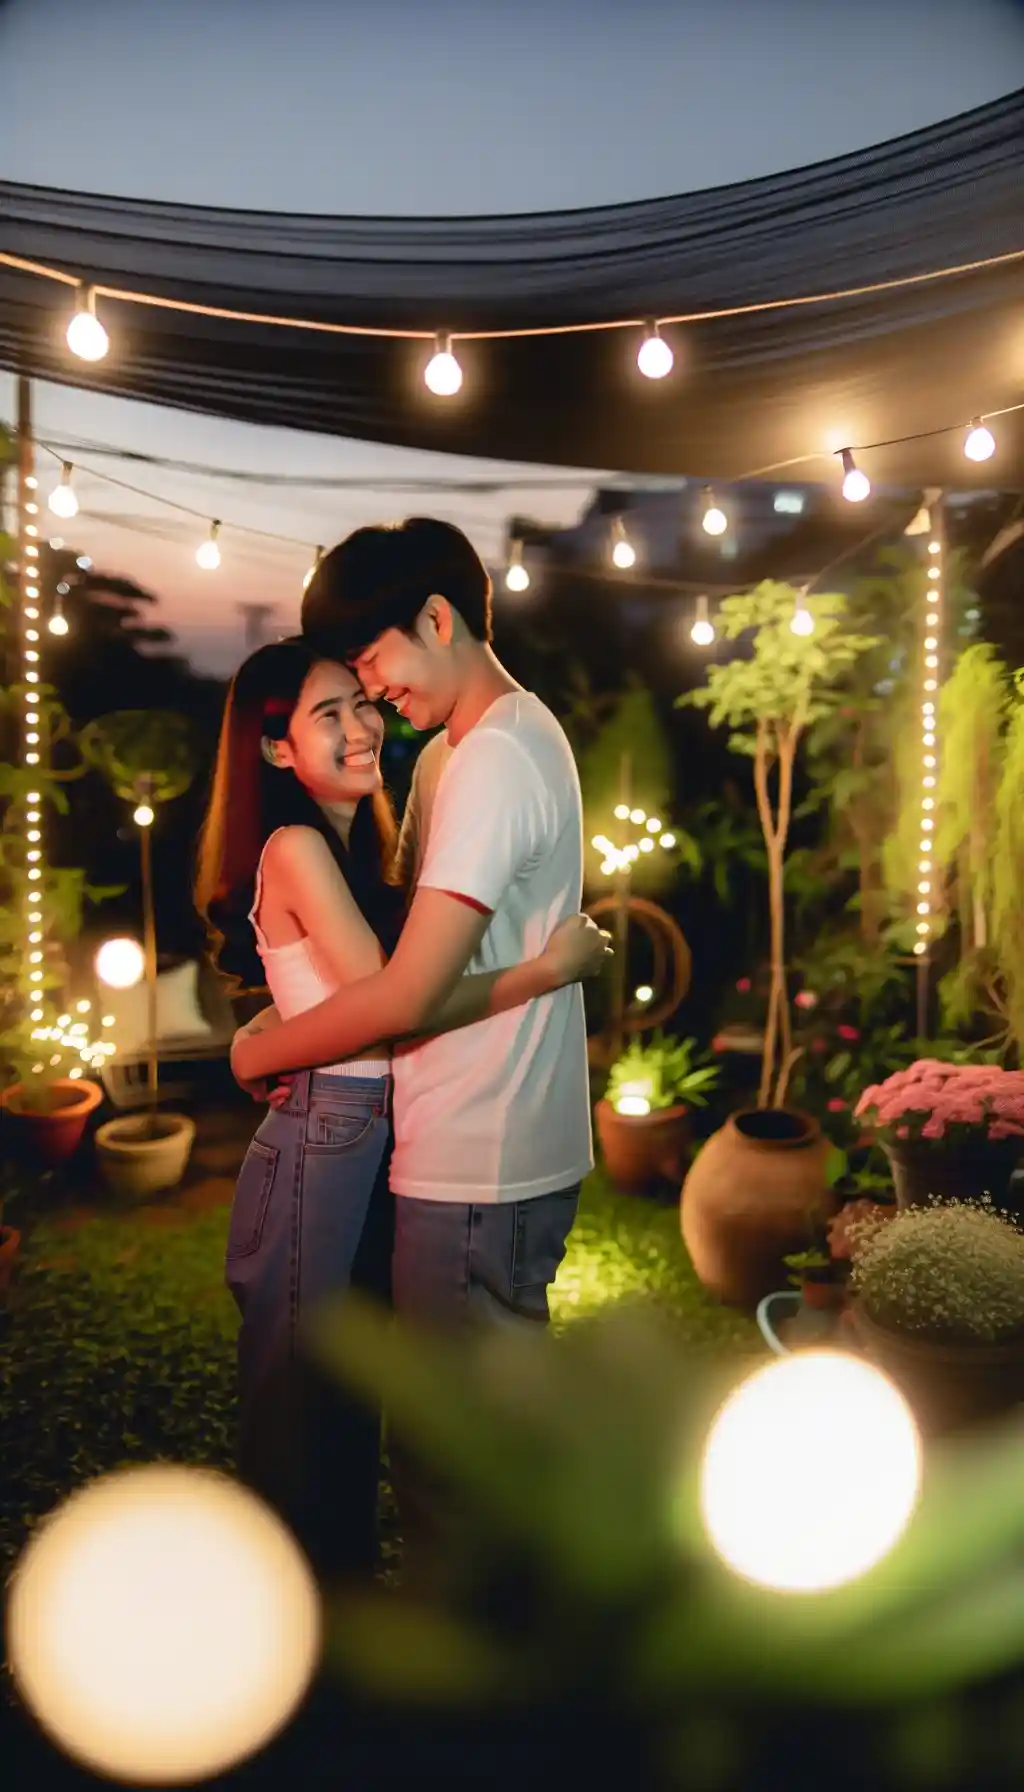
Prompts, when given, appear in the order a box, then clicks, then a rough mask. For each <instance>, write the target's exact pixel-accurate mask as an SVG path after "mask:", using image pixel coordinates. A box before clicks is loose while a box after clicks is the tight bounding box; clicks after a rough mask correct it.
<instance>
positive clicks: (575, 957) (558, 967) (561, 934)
mask: <svg viewBox="0 0 1024 1792" xmlns="http://www.w3.org/2000/svg"><path fill="white" fill-rule="evenodd" d="M613 956H614V954H613V952H612V947H611V935H610V934H608V933H605V932H604V930H603V928H600V927H598V925H597V922H596V921H592V920H591V919H590V916H589V915H570V916H569V919H568V920H567V921H560V922H559V924H558V926H557V927H556V928H555V931H554V933H553V934H552V935H551V938H550V939H549V940H548V943H547V945H546V946H545V947H544V950H543V952H542V953H541V954H540V962H541V963H542V964H543V965H544V966H545V967H546V968H547V970H548V971H549V972H550V975H551V988H552V989H561V988H563V987H564V985H565V984H567V983H582V982H583V981H584V979H585V978H587V977H599V976H600V974H601V972H602V971H603V970H605V969H606V967H607V965H608V964H609V963H610V961H611V959H612V958H613Z"/></svg>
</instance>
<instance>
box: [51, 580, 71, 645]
mask: <svg viewBox="0 0 1024 1792" xmlns="http://www.w3.org/2000/svg"><path fill="white" fill-rule="evenodd" d="M46 626H47V628H48V629H49V631H50V633H51V635H66V634H67V633H68V619H67V617H66V616H65V614H64V602H63V599H62V598H61V595H60V590H59V588H58V592H57V596H56V597H55V598H54V600H53V611H52V614H51V616H50V620H49V622H48V623H47V625H46Z"/></svg>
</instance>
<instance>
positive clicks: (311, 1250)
mask: <svg viewBox="0 0 1024 1792" xmlns="http://www.w3.org/2000/svg"><path fill="white" fill-rule="evenodd" d="M383 736H384V724H383V721H382V719H381V717H380V715H379V713H378V711H377V709H376V706H375V705H374V704H373V703H372V702H371V701H370V700H369V699H368V698H367V697H366V695H365V694H364V692H363V690H362V688H361V686H360V684H359V682H358V680H357V679H356V677H355V676H354V674H353V673H352V672H350V671H349V670H348V669H347V668H346V667H345V666H342V665H337V664H334V663H333V662H331V661H327V660H323V659H319V658H317V656H316V654H315V653H314V652H313V650H312V649H311V647H310V646H309V644H308V643H307V642H305V641H303V640H301V639H295V640H290V641H283V642H278V643H276V644H275V645H271V646H266V647H262V648H260V649H259V651H258V652H257V653H255V654H253V655H252V656H251V658H250V659H248V660H247V661H246V662H245V664H244V665H243V666H242V668H241V669H240V671H239V672H238V674H237V675H236V677H235V679H234V682H233V684H232V686H231V690H230V692H229V694H228V700H227V707H226V710H225V715H224V722H223V727H222V731H221V738H220V744H219V747H218V753H217V763H216V768H215V772H214V779H213V790H212V795H211V799H210V806H209V811H208V814H207V818H206V823H205V826H204V830H203V836H202V841H201V846H200V856H199V871H198V877H197V885H196V900H197V905H198V907H199V909H200V911H201V912H202V914H203V915H204V916H205V917H206V919H207V921H208V924H209V926H210V928H211V931H212V933H213V934H214V937H215V942H216V954H217V958H218V962H219V964H220V967H221V969H222V970H223V971H224V972H225V973H226V974H228V975H230V976H232V977H233V978H234V979H235V980H236V982H237V983H238V984H239V985H240V986H241V987H246V988H261V987H263V986H264V985H265V986H266V987H267V988H269V990H270V994H271V997H272V998H273V1004H274V1006H273V1009H272V1010H268V1011H267V1012H268V1015H269V1016H271V1017H273V1015H274V1012H275V1010H276V1014H277V1015H279V1016H280V1017H281V1018H282V1019H290V1018H291V1017H292V1016H293V1015H295V1014H298V1013H301V1012H303V1011H304V1010H306V1009H307V1008H312V1007H315V1006H316V1005H317V1004H318V1003H320V1002H321V1001H323V1000H324V999H325V998H326V997H327V996H329V995H331V994H333V993H334V992H335V991H336V990H338V989H340V988H341V987H342V986H343V985H344V984H346V983H350V982H354V981H357V980H358V979H360V978H363V977H367V976H370V975H372V974H373V973H374V972H375V971H377V970H379V969H380V967H381V964H382V963H383V960H384V957H385V956H386V955H388V954H390V952H391V950H392V949H393V947H394V945H395V942H396V940H397V938H398V934H399V931H400V929H401V925H402V919H403V916H404V912H405V898H404V894H403V892H402V890H401V889H400V888H399V887H398V886H397V883H396V881H395V880H394V874H393V872H392V870H391V867H392V865H393V863H394V858H395V847H396V832H397V831H396V827H395V820H394V815H393V812H392V809H391V807H390V803H389V801H388V798H387V796H386V795H385V793H384V790H383V787H382V782H381V773H380V749H381V743H382V740H383ZM598 941H600V944H598ZM604 956H605V954H604V946H603V939H602V937H601V936H599V935H597V934H596V930H595V929H593V927H592V926H590V925H589V924H585V923H581V922H580V918H579V917H575V918H574V919H573V920H571V921H569V922H566V923H563V925H562V926H561V927H560V928H558V929H557V930H556V932H555V933H554V934H553V935H552V938H551V939H550V941H549V942H548V945H547V947H546V948H545V950H544V952H543V953H542V954H541V955H540V956H539V957H537V958H535V959H531V960H529V961H528V962H527V963H524V964H522V965H519V966H516V967H514V968H510V969H508V970H502V971H497V972H493V973H490V972H488V973H482V974H480V975H475V976H465V977H463V978H462V980H461V982H460V984H459V986H458V987H457V988H456V989H455V991H454V992H453V994H452V995H451V996H450V997H449V999H448V1000H447V1002H445V1004H444V1005H443V1007H442V1009H441V1010H440V1012H438V1013H437V1014H436V1015H433V1016H431V1024H430V1028H429V1031H430V1032H431V1033H437V1032H442V1031H447V1030H449V1029H451V1028H453V1027H459V1026H466V1025H469V1024H471V1023H472V1022H473V1021H477V1020H481V1019H483V1018H484V1017H485V1016H486V1015H488V1014H493V1013H496V1012H498V1011H499V1010H502V1009H507V1008H514V1007H518V1006H519V1005H520V1004H521V1003H523V1002H526V1001H529V1000H532V999H533V998H535V997H537V996H540V995H544V994H547V993H548V992H550V991H551V990H554V989H557V988H559V987H561V986H562V985H564V984H567V983H573V982H577V981H579V980H580V979H581V978H582V977H584V976H587V975H591V974H593V973H594V972H596V971H597V970H599V969H600V968H601V964H602V962H603V960H604ZM262 1018H263V1017H261V1020H262ZM390 1085H391V1078H390V1063H389V1055H388V1049H387V1048H386V1047H384V1046H381V1047H379V1048H375V1049H373V1050H372V1051H370V1052H369V1053H368V1054H367V1055H366V1056H365V1057H363V1058H361V1059H359V1060H358V1061H350V1062H347V1063H343V1064H332V1065H328V1066H325V1067H324V1068H323V1069H322V1070H320V1071H317V1072H315V1073H313V1074H309V1073H305V1074H303V1075H301V1076H298V1077H296V1078H294V1079H293V1080H292V1082H291V1086H290V1091H289V1094H288V1097H287V1100H286V1101H285V1102H284V1104H283V1105H281V1106H279V1107H276V1108H272V1109H271V1110H270V1112H268V1114H267V1115H266V1117H265V1119H264V1120H263V1122H262V1124H261V1125H260V1126H259V1128H258V1130H257V1132H256V1136H255V1138H254V1139H253V1142H252V1144H251V1145H250V1147H249V1151H248V1153H247V1155H246V1158H245V1162H244V1163H243V1165H242V1170H241V1174H240V1176H239V1179H238V1186H237V1189H236V1191H235V1198H234V1204H233V1207H232V1212H231V1223H230V1229H229V1237H228V1248H227V1280H228V1285H229V1287H230V1289H231V1292H232V1294H233V1295H234V1297H235V1300H236V1302H237V1305H238V1307H239V1310H240V1313H241V1318H242V1324H241V1330H240V1333H239V1342H238V1392H239V1407H240V1415H239V1441H238V1469H239V1473H240V1474H241V1475H242V1476H243V1478H245V1479H246V1480H248V1481H249V1482H250V1483H251V1484H252V1485H254V1486H255V1487H257V1488H258V1490H259V1491H260V1492H261V1493H262V1494H263V1495H264V1496H265V1497H266V1498H267V1499H269V1500H270V1501H271V1502H272V1503H273V1504H274V1505H275V1506H276V1507H277V1508H278V1509H279V1510H280V1511H281V1512H282V1515H283V1516H284V1517H285V1518H286V1519H287V1521H288V1522H289V1524H290V1525H291V1526H292V1528H293V1530H294V1531H295V1533H296V1535H297V1536H298V1537H299V1538H300V1540H301V1541H302V1542H303V1543H304V1545H305V1547H306V1549H307V1551H308V1553H309V1555H310V1557H311V1559H312V1561H313V1564H314V1566H315V1567H316V1568H317V1570H318V1572H320V1573H321V1574H322V1575H325V1576H334V1575H337V1574H342V1573H358V1572H366V1571H369V1570H372V1566H373V1560H374V1556H375V1535H376V1524H375V1517H376V1502H377V1475H378V1456H379V1444H380V1415H379V1414H370V1415H367V1413H366V1412H365V1410H364V1409H360V1410H358V1411H357V1410H356V1409H354V1408H349V1407H348V1406H347V1405H345V1404H343V1403H342V1400H341V1396H340V1395H339V1394H337V1393H336V1392H334V1391H333V1390H330V1389H329V1388H328V1387H327V1384H326V1382H325V1381H324V1380H323V1379H321V1377H320V1376H319V1375H318V1374H317V1372H316V1371H315V1370H314V1369H313V1368H312V1367H311V1366H310V1364H309V1363H308V1361H306V1359H305V1357H304V1355H303V1354H302V1353H300V1351H299V1350H298V1348H297V1339H298V1334H299V1331H300V1328H301V1326H302V1324H303V1322H304V1321H305V1320H306V1318H307V1317H308V1315H309V1313H310V1311H311V1310H312V1309H314V1308H315V1307H316V1306H317V1305H318V1304H319V1303H320V1302H322V1301H323V1300H324V1299H325V1298H327V1297H329V1296H331V1295H333V1294H337V1293H339V1292H340V1291H343V1290H345V1289H347V1288H359V1289H361V1290H363V1291H365V1292H368V1293H371V1294H374V1295H376V1296H377V1297H378V1298H387V1294H388V1288H389V1272H390V1251H391V1230H392V1206H391V1196H390V1194H389V1191H388V1159H389V1147H390V1137H391V1129H390V1113H389V1107H390Z"/></svg>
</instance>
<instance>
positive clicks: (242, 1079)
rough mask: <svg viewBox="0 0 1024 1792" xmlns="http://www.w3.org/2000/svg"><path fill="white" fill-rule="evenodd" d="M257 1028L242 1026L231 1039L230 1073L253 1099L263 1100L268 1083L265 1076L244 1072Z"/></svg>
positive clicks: (265, 1097)
mask: <svg viewBox="0 0 1024 1792" xmlns="http://www.w3.org/2000/svg"><path fill="white" fill-rule="evenodd" d="M258 1030H259V1029H256V1028H252V1023H251V1022H250V1025H249V1027H242V1028H240V1029H239V1031H238V1032H237V1033H236V1034H235V1037H234V1038H233V1040H232V1041H231V1074H232V1076H233V1077H234V1079H235V1082H236V1083H237V1084H238V1086H239V1088H240V1089H244V1090H245V1092H246V1094H247V1095H251V1096H252V1098H253V1101H258V1102H265V1101H266V1099H267V1089H268V1083H267V1079H266V1077H254V1076H249V1075H247V1074H246V1070H247V1064H248V1059H249V1053H250V1050H251V1046H252V1040H253V1033H254V1032H255V1031H258Z"/></svg>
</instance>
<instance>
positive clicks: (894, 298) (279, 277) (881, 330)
mask: <svg viewBox="0 0 1024 1792" xmlns="http://www.w3.org/2000/svg"><path fill="white" fill-rule="evenodd" d="M1022 194H1024V91H1022V92H1020V93H1016V94H1013V95H1011V96H1009V97H1007V98H1004V99H1001V100H999V101H996V102H995V103H993V104H991V105H988V106H985V107H982V108H980V109H979V110H976V111H974V112H971V113H967V114H965V115H964V116H962V117H959V118H955V119H952V120H949V121H946V122H944V123H942V124H940V125H936V126H934V127H932V128H930V129H928V130H923V131H917V132H914V133H913V134H912V135H910V136H907V137H903V138H900V139H898V140H896V141H895V142H891V143H885V144H881V145H876V146H875V147H873V148H870V149H865V150H863V151H860V152H858V153H857V154H854V155H848V156H843V157H841V158H838V159H836V160H833V161H828V162H823V163H819V164H817V165H815V166H813V167H810V168H801V169H796V170H792V171H790V172H788V173H785V174H780V175H773V176H770V177H768V178H766V179H762V180H755V181H748V182H744V183H741V184H739V185H734V186H730V187H725V188H719V189H712V190H709V191H705V192H699V193H693V194H689V195H683V196H681V197H678V198H668V199H655V200H650V201H646V202H644V203H640V204H630V205H619V206H612V207H607V208H601V209H592V210H586V211H578V212H560V213H544V214H537V215H531V216H522V217H498V218H456V219H451V218H447V219H445V218H442V219H380V218H325V217H302V216H295V217H290V216H284V215H278V214H269V213H268V214H263V213H257V212H237V211H227V210H215V209H211V208H205V207H202V206H187V205H168V204H157V203H153V202H148V201H144V200H129V199H116V198H101V197H97V196H94V195H93V196H90V195H85V194H79V193H65V192H59V191H51V190H48V189H43V188H38V187H28V186H20V185H13V184H10V183H0V248H2V249H3V250H4V251H6V252H8V253H10V254H13V255H16V256H20V257H24V258H27V259H30V260H33V261H38V262H42V263H47V264H50V265H51V266H54V267H58V268H60V269H62V270H65V271H68V272H71V273H74V274H75V275H76V276H78V277H80V278H81V279H83V280H85V281H88V282H90V283H95V284H102V285H109V286H115V287H121V288H125V289H129V290H132V291H147V292H151V293H155V294H158V295H161V296H164V297H169V298H175V299H185V300H189V301H193V302H198V303H201V304H204V305H208V306H214V307H220V308H227V309H232V310H244V311H248V312H261V313H273V314H275V315H288V316H291V317H302V318H307V319H314V320H316V319H324V320H328V321H332V322H342V323H348V324H363V325H375V326H379V327H386V328H392V329H414V330H426V331H431V330H445V329H447V330H454V331H459V330H467V331H471V330H488V329H510V330H512V329H528V328H533V327H536V326H543V327H547V326H558V325H565V324H578V323H589V322H597V321H603V320H609V319H615V318H622V317H632V318H637V319H642V318H644V317H652V316H658V317H665V316H666V315H669V314H673V313H681V312H693V311H708V310H714V311H718V310H722V309H726V308H729V307H734V306H743V305H754V304H760V303H764V302H766V301H771V300H776V299H780V298H792V297H800V296H802V295H805V294H809V293H818V292H822V291H835V290H837V289H847V288H850V287H853V286H857V287H862V286H864V285H868V284H873V283H880V282H885V281H889V280H893V279H900V278H903V277H906V276H908V275H917V274H921V273H924V272H928V271H930V270H934V269H937V268H943V267H950V266H962V265H963V264H965V263H972V262H977V261H980V260H988V259H990V258H993V257H998V256H1006V255H1010V254H1012V253H1013V252H1014V251H1019V250H1021V249H1024V203H1022ZM1022 300H1024V261H1021V260H1015V261H1013V260H1011V261H1005V262H1003V263H1002V265H1000V266H996V267H988V268H985V269H981V270H977V271H975V272H970V273H962V274H959V275H957V276H955V277H952V278H946V279H939V280H934V281H929V282H926V283H923V284H919V285H913V286H908V287H904V288H902V289H900V290H897V291H888V292H880V293H875V294H865V295H863V296H860V297H856V298H844V299H835V300H831V301H829V302H827V303H825V304H814V305H806V306H788V307H786V308H783V309H780V310H769V311H761V312H754V313H752V314H748V315H745V316H739V317H720V318H717V319H715V320H714V321H710V322H709V321H704V322H697V323H692V324H689V325H681V326H678V327H676V328H674V329H671V330H667V331H666V334H667V335H668V336H669V338H670V340H671V341H672V343H673V346H674V348H675V350H676V369H675V371H674V373H673V374H672V375H671V376H670V378H669V379H668V380H666V381H661V382H653V381H647V380H645V379H643V378H642V377H641V376H640V375H639V374H638V372H637V370H636V365H635V356H636V349H637V346H638V341H639V333H638V332H636V331H627V332H624V333H621V334H620V333H592V334H585V335H579V336H572V335H570V336H563V335H556V336H549V337H542V338H525V339H520V340H512V341H508V340H505V341H488V342H478V343H460V344H458V345H457V352H458V356H459V359H460V361H461V363H462V365H463V368H464V371H465V383H464V387H463V391H462V393H461V394H460V395H459V397H458V398H457V399H455V400H443V401H442V400H438V399H436V398H434V397H432V396H431V395H430V394H429V393H427V391H426V390H425V388H424V386H423V382H422V368H423V365H424V362H425V360H426V358H427V353H428V352H429V351H428V350H427V347H426V345H424V344H421V343H409V342H393V341H380V340H374V339H368V338H346V337H338V336H320V335H314V334H311V333H308V332H305V331H299V330H294V329H290V328H288V329H280V328H276V327H268V326H262V325H253V324H248V323H239V322H236V321H233V320H217V319H210V318H202V317H192V316H188V315H184V314H178V313H173V312H165V311H155V310H150V309H147V308H144V307H141V306H137V305H133V304H124V303H120V302H117V301H114V300H109V299H108V300H101V309H102V315H103V317H104V320H105V321H106V323H107V326H108V329H109V331H110V334H111V352H110V355H109V357H108V358H107V360H106V361H104V362H102V363H100V364H98V365H96V366H93V367H90V366H87V365H86V364H85V363H83V362H79V361H76V360H75V358H74V357H73V356H72V355H71V354H70V353H69V352H68V350H67V348H66V346H65V344H64V341H63V329H64V326H65V323H66V320H67V316H68V314H69V307H70V304H71V294H70V293H69V290H68V289H67V288H66V287H61V286H57V285H54V284H52V283H50V282H48V281H43V280H41V279H39V278H38V277H35V276H33V275H29V274H26V273H24V272H20V271H15V270H12V269H10V268H8V267H3V266H0V362H2V365H3V366H5V367H7V368H9V369H14V368H17V367H19V366H21V367H23V368H25V369H26V370H27V371H29V372H30V373H32V374H35V375H38V376H39V377H41V378H45V379H51V380H56V381H62V382H64V383H67V384H74V385H80V386H86V387H91V388H93V389H97V390H100V391H103V392H107V393H114V394H119V395H122V396H124V397H128V398H138V399H144V400H148V401H150V402H155V403H160V404H169V405H174V406H178V407H181V408H185V409H189V410H195V411H201V412H208V413H211V414H214V415H218V416H224V417H233V418H241V419H244V420H247V421H251V422H254V423H270V424H280V425H287V426H289V427H291V428H297V429H304V430H317V431H322V432H325V433H329V434H335V435H343V436H353V437H357V438H362V439H366V440H373V441H378V442H387V443H396V444H401V445H403V446H407V447H414V448H424V449H434V450H442V451H445V450H447V451H450V452H455V453H460V454H472V455H486V456H490V457H497V458H501V459H514V460H524V461H537V462H548V463H555V464H561V465H567V466H586V467H595V466H596V467H607V468H614V469H621V470H623V471H626V472H630V473H635V474H643V473H651V474H672V475H680V476H688V477H699V478H702V479H711V480H721V481H725V480H731V479H736V478H740V477H742V476H745V475H749V474H751V473H754V472H759V471H760V470H761V469H763V468H767V467H771V466H775V465H776V464H777V463H780V462H786V461H789V460H795V459H797V458H798V457H802V456H805V455H807V454H808V453H814V452H821V451H823V450H834V449H835V448H838V447H841V446H844V445H846V444H849V443H852V444H855V445H858V446H860V445H867V444H877V443H884V444H888V445H887V446H884V447H872V448H865V451H864V452H863V454H862V455H860V456H858V459H859V460H860V461H861V464H863V465H864V466H865V468H866V470H867V471H868V472H869V473H870V474H871V476H872V478H873V479H875V480H876V481H877V482H879V483H891V484H895V485H903V486H908V487H909V486H915V487H916V486H920V485H927V484H935V485H944V486H955V487H957V488H959V489H968V488H969V487H971V486H972V485H974V486H978V485H990V486H991V485H997V486H1001V487H1003V488H1004V489H1013V488H1016V487H1018V486H1020V485H1022V484H1024V425H1022V421H1021V414H1020V413H1018V414H1017V415H1016V416H1008V417H1005V418H1003V419H1002V420H1001V421H1000V422H998V423H997V424H994V425H993V431H994V433H995V434H996V436H997V440H998V443H999V452H998V456H997V458H996V459H994V460H992V461H990V462H988V463H986V464H984V465H982V466H981V467H972V466H971V465H970V463H968V462H967V461H965V459H964V456H963V452H962V443H963V438H962V436H961V435H960V434H959V433H954V434H952V435H950V434H942V433H936V434H933V435H931V436H927V435H925V439H918V440H913V441H905V440H902V438H905V437H910V436H915V437H916V436H921V435H922V434H924V432H929V431H935V432H940V431H942V430H943V429H945V428H946V426H948V425H950V424H954V423H956V424H959V423H961V422H963V423H966V422H967V421H968V420H969V418H970V417H971V416H972V415H974V414H981V413H986V414H991V413H992V412H994V411H998V410H1000V409H1001V408H1002V407H1003V406H1006V405H1012V404H1015V403H1018V402H1020V400H1021V399H1022V398H1024V303H1022ZM794 476H797V473H796V471H795V470H794ZM799 476H801V477H803V478H825V479H831V478H833V477H834V476H835V467H834V463H832V462H830V461H829V460H828V459H827V458H826V459H823V460H821V461H819V462H817V463H809V464H806V465H804V466H803V468H802V472H801V473H800V474H799Z"/></svg>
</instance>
